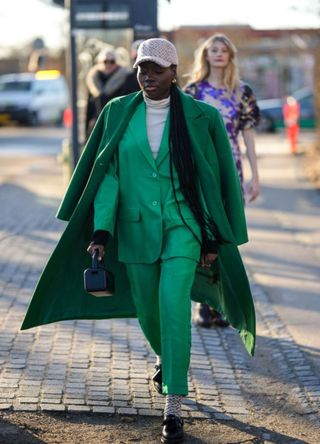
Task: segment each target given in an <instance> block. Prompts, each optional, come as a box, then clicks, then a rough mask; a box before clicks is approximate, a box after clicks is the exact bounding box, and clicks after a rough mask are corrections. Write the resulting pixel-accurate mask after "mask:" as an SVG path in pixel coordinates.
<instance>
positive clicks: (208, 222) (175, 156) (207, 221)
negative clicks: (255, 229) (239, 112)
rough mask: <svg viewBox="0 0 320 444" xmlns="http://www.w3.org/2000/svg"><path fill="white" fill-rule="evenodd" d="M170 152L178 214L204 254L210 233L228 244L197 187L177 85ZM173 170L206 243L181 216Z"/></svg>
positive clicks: (172, 100) (172, 97)
mask: <svg viewBox="0 0 320 444" xmlns="http://www.w3.org/2000/svg"><path fill="white" fill-rule="evenodd" d="M169 150H170V177H171V183H172V188H173V193H174V198H175V201H176V204H177V207H178V212H179V214H180V217H181V219H182V221H183V223H184V225H185V226H186V227H187V228H188V229H189V230H190V231H191V232H192V234H193V235H194V237H195V238H196V239H197V241H198V242H199V244H200V246H201V248H202V251H203V247H204V244H205V241H206V240H207V239H208V233H212V234H213V236H214V238H215V240H216V241H217V242H218V243H219V244H221V243H224V242H225V241H224V239H223V238H222V236H221V234H220V233H219V230H218V227H217V225H216V223H215V222H214V220H213V219H212V217H211V216H210V215H209V214H208V213H207V211H205V209H204V208H203V205H202V203H201V199H200V195H199V190H198V188H197V185H196V177H197V175H196V167H195V163H194V159H193V156H192V146H191V141H190V136H189V133H188V128H187V124H186V119H185V115H184V112H183V108H182V103H181V99H180V96H179V92H178V88H177V86H176V84H174V83H173V84H172V85H171V91H170V135H169ZM173 166H174V167H175V169H176V171H177V174H178V179H179V184H180V188H181V192H182V194H183V196H184V198H185V199H186V201H187V203H188V205H189V207H190V209H191V211H192V213H193V214H194V217H195V219H196V221H197V222H198V224H199V226H200V230H201V237H202V239H199V238H198V236H197V235H196V234H195V233H194V231H193V230H192V229H191V227H190V226H189V225H188V224H187V222H186V221H185V219H184V217H183V215H182V213H181V209H180V204H179V201H178V199H177V196H176V187H175V184H174V179H173ZM212 192H214V190H212Z"/></svg>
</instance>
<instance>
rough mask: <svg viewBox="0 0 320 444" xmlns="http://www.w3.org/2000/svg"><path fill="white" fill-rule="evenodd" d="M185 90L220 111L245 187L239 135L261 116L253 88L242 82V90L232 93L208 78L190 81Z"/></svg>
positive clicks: (257, 121)
mask: <svg viewBox="0 0 320 444" xmlns="http://www.w3.org/2000/svg"><path fill="white" fill-rule="evenodd" d="M184 90H185V92H186V93H187V94H190V95H191V96H192V97H193V98H195V99H198V100H202V101H203V102H206V103H209V104H210V105H213V106H214V107H215V108H217V109H218V110H219V111H220V113H221V115H222V117H223V120H224V124H225V126H226V129H227V133H228V135H229V140H230V144H231V148H232V154H233V158H234V160H235V163H236V166H237V170H238V173H239V177H240V181H241V186H242V187H243V169H242V160H241V151H240V147H239V141H238V136H239V132H240V131H241V130H244V129H248V128H253V127H254V126H256V125H257V124H258V123H259V118H260V111H259V108H258V106H257V101H256V98H255V96H254V94H253V92H252V90H251V88H250V87H249V86H248V85H246V84H244V83H240V92H238V94H236V93H235V92H234V93H232V94H231V95H230V93H229V92H228V90H227V88H215V87H214V86H212V85H211V84H210V83H209V82H208V81H207V80H202V81H201V82H197V83H190V84H189V85H187V86H186V87H185V89H184Z"/></svg>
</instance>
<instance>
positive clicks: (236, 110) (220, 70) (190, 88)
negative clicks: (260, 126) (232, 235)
mask: <svg viewBox="0 0 320 444" xmlns="http://www.w3.org/2000/svg"><path fill="white" fill-rule="evenodd" d="M236 52H237V50H236V48H235V46H234V44H233V43H232V42H231V41H230V40H229V39H228V38H227V37H226V36H225V35H223V34H215V35H213V36H212V37H210V38H209V39H208V40H206V41H205V42H204V43H203V44H202V45H201V46H200V47H199V49H198V50H197V53H196V57H195V62H194V67H193V72H192V74H191V77H190V79H189V83H188V84H187V86H186V87H185V91H186V92H187V93H188V94H190V95H191V96H193V97H194V98H195V99H198V100H202V101H204V102H206V103H209V104H211V105H213V106H214V107H215V108H217V109H218V110H219V111H220V113H221V115H222V117H223V120H224V123H225V126H226V129H227V133H228V136H229V139H230V143H231V148H232V154H233V158H234V161H235V164H236V167H237V170H238V173H239V178H240V182H241V187H242V193H243V198H244V200H245V201H249V202H251V201H253V200H255V199H256V197H257V196H258V194H259V176H258V168H257V157H256V152H255V139H254V126H256V125H257V123H258V122H259V115H260V113H259V108H258V106H257V103H256V98H255V96H254V94H253V92H252V90H251V88H250V87H249V86H248V85H246V84H245V83H243V82H241V81H240V79H239V74H238V68H237V61H236ZM240 132H241V134H242V137H243V141H244V145H245V148H246V155H247V157H248V160H249V164H250V169H251V178H250V180H249V182H248V183H247V184H246V186H245V187H244V178H243V168H242V160H241V151H240V147H239V133H240ZM195 320H196V323H197V324H198V325H200V326H203V327H210V326H211V325H213V324H215V325H217V326H220V327H226V326H227V325H228V323H227V321H225V320H224V318H223V317H222V316H221V315H220V314H219V313H217V312H213V311H212V310H210V308H209V307H208V306H207V305H205V304H201V305H200V307H198V312H197V314H196V316H195Z"/></svg>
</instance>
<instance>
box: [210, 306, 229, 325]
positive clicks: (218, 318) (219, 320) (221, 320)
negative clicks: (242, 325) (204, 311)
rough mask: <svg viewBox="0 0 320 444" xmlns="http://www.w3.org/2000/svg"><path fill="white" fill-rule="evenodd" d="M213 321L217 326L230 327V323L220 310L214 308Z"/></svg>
mask: <svg viewBox="0 0 320 444" xmlns="http://www.w3.org/2000/svg"><path fill="white" fill-rule="evenodd" d="M211 313H212V322H213V325H215V326H216V327H222V328H225V327H229V325H230V323H229V322H228V321H227V320H226V318H225V317H224V316H223V315H222V314H221V313H219V312H217V311H215V310H212V311H211Z"/></svg>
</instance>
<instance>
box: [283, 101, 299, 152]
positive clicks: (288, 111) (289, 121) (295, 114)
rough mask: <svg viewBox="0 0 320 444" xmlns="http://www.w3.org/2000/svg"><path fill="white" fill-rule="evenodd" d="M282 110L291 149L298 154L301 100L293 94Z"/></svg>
mask: <svg viewBox="0 0 320 444" xmlns="http://www.w3.org/2000/svg"><path fill="white" fill-rule="evenodd" d="M282 112H283V119H284V124H285V127H286V131H287V140H288V142H289V146H290V151H291V153H292V154H297V142H298V136H299V117H300V105H299V102H298V101H297V100H296V99H295V98H294V97H292V96H289V97H287V98H286V100H285V103H284V105H283V108H282Z"/></svg>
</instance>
